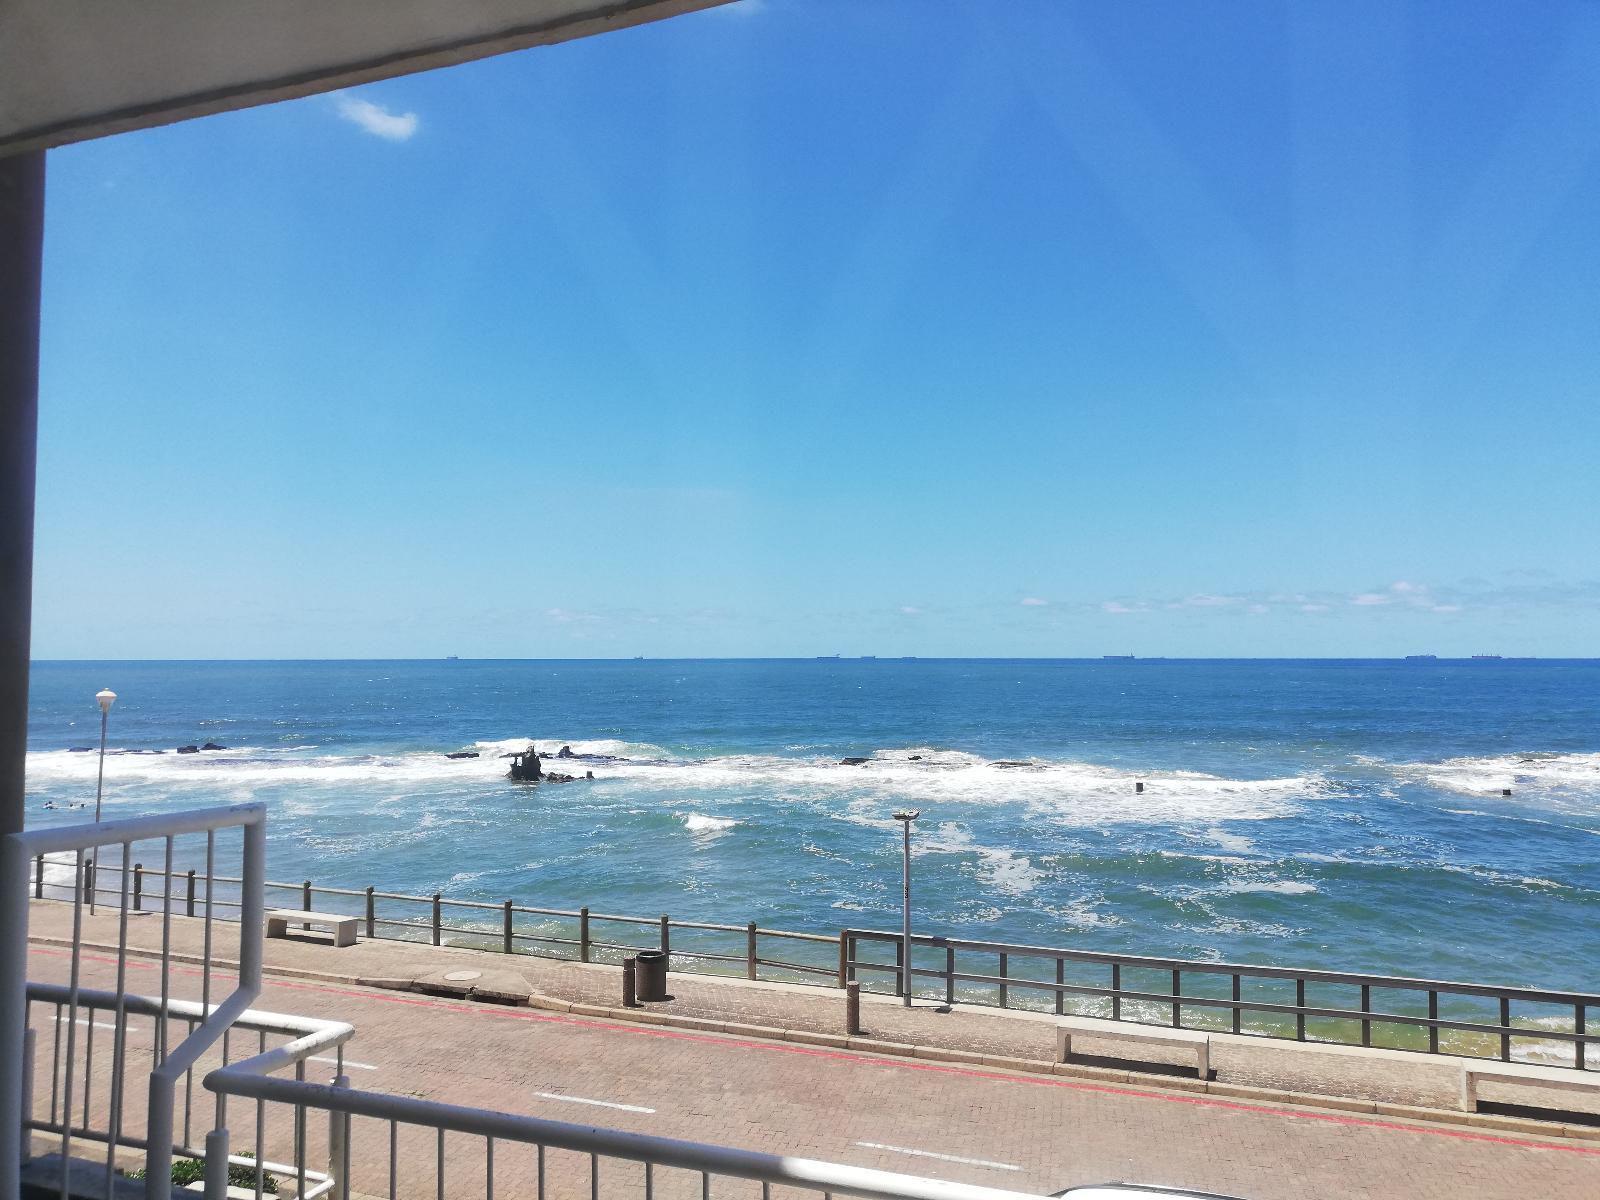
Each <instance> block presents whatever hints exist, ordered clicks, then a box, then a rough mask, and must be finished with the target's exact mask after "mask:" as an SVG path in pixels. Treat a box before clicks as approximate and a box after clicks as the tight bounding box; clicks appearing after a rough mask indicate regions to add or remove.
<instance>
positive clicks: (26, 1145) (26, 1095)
mask: <svg viewBox="0 0 1600 1200" xmlns="http://www.w3.org/2000/svg"><path fill="white" fill-rule="evenodd" d="M33 1044H34V1043H33V1030H32V1029H25V1030H23V1032H22V1124H21V1126H19V1127H18V1129H17V1132H18V1133H19V1134H20V1135H21V1145H20V1146H19V1148H18V1152H17V1159H18V1161H19V1162H20V1163H21V1164H22V1165H23V1166H27V1165H28V1160H29V1159H30V1158H32V1157H33V1130H31V1129H29V1128H28V1126H29V1125H31V1124H32V1123H33Z"/></svg>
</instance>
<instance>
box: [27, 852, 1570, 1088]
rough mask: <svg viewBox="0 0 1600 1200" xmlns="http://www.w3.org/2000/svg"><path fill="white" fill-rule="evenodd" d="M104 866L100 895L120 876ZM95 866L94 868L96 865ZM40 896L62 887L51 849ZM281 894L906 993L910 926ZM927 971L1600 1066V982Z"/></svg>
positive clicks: (1067, 1000)
mask: <svg viewBox="0 0 1600 1200" xmlns="http://www.w3.org/2000/svg"><path fill="white" fill-rule="evenodd" d="M109 870H111V871H113V874H111V875H107V874H105V873H104V872H103V873H102V875H101V877H100V879H99V881H98V882H93V881H91V883H90V885H89V886H90V889H91V890H92V891H93V893H94V894H96V895H101V896H104V895H108V894H115V893H118V892H120V889H121V888H122V886H123V884H122V880H121V878H120V877H119V876H117V875H115V874H114V871H115V868H109ZM130 875H131V879H130V881H129V885H128V886H129V895H130V903H131V905H132V906H133V908H134V909H135V910H138V909H139V908H140V907H141V906H144V907H159V906H162V905H163V904H165V905H167V906H168V907H170V908H173V909H175V910H176V911H179V912H184V913H187V914H189V915H194V914H195V913H196V912H197V911H201V910H204V909H205V908H206V906H207V905H208V904H209V905H210V907H211V909H212V910H214V911H217V912H231V911H236V909H237V905H238V904H239V902H240V900H239V895H240V894H239V892H238V890H237V885H238V883H239V881H238V880H237V879H233V878H230V877H227V876H223V875H212V876H210V878H209V881H208V880H207V878H206V877H205V876H204V875H202V874H197V873H196V872H194V871H184V872H176V871H166V870H164V869H151V868H146V867H143V866H141V865H140V864H138V863H135V864H134V865H133V867H132V868H131V871H130ZM91 879H92V877H91ZM33 882H34V889H35V894H36V895H38V896H50V895H52V894H59V893H60V892H61V888H60V886H59V885H56V886H55V889H54V893H53V892H52V885H51V884H50V882H49V865H48V864H47V863H46V862H44V861H43V860H40V861H38V862H36V863H35V870H34V881H33ZM266 889H267V894H268V896H269V897H270V898H271V899H270V900H269V905H275V906H280V907H283V908H299V909H302V910H306V911H311V910H315V911H331V912H339V913H345V914H348V915H353V916H356V917H358V918H359V919H360V920H361V921H362V928H363V930H364V932H365V934H366V936H367V937H369V938H393V939H397V940H405V941H417V942H423V943H430V944H432V945H435V946H439V945H446V944H449V945H457V946H469V947H475V948H479V949H484V950H495V951H500V952H502V953H508V954H533V955H538V956H541V957H546V958H554V959H564V960H569V961H575V962H585V963H596V962H598V963H615V962H619V961H620V960H621V958H622V957H623V956H624V955H625V954H628V953H631V952H633V951H636V950H641V949H657V948H659V949H663V950H666V951H667V952H668V954H669V956H670V957H669V964H670V967H671V969H673V970H675V971H679V972H685V973H689V974H708V975H723V976H728V975H732V976H736V977H737V976H740V975H742V976H743V977H744V978H746V979H751V980H763V981H769V982H780V983H802V984H803V983H810V984H823V985H830V984H831V985H833V986H837V987H841V988H842V987H844V986H845V984H846V983H847V982H850V981H852V980H855V981H858V982H859V983H860V984H861V986H862V988H863V990H865V991H868V992H872V991H878V992H884V993H890V994H894V995H900V994H903V989H904V987H905V986H906V970H905V964H904V963H903V962H902V961H901V958H902V936H901V934H900V933H898V932H891V931H886V930H872V929H844V930H841V931H840V932H839V933H838V934H837V935H834V934H820V933H803V932H796V931H793V930H783V929H768V928H762V927H759V926H758V925H757V924H756V923H755V922H753V921H752V922H748V923H746V924H744V925H734V924H725V923H717V922H709V921H686V920H681V919H675V918H672V917H670V916H669V915H667V914H664V913H663V914H661V915H660V916H655V917H646V916H631V915H623V914H617V913H605V912H594V911H592V910H591V909H589V908H588V907H581V908H576V909H558V908H544V907H538V906H534V905H527V904H518V903H516V902H515V901H514V900H509V899H508V900H505V901H503V902H500V903H495V902H491V901H482V900H466V899H458V898H452V897H447V896H444V895H443V894H440V893H435V894H433V895H429V896H419V895H411V894H407V893H403V892H388V891H379V890H377V889H376V888H373V887H366V888H359V889H358V888H341V887H327V886H321V885H317V884H314V883H313V882H311V881H310V880H304V881H301V882H298V883H287V882H271V881H269V882H268V883H267V884H266ZM912 945H913V951H912V957H913V962H912V964H911V971H910V985H911V986H912V988H913V989H914V992H913V994H914V995H915V996H917V997H919V998H925V999H931V1000H937V1001H940V1002H942V1003H945V1004H976V1005H990V1006H995V1007H1000V1008H1017V1009H1024V1010H1032V1011H1037V1012H1046V1013H1049V1012H1054V1013H1058V1014H1064V1015H1070V1014H1077V1015H1084V1016H1097V1017H1102V1018H1107V1019H1111V1020H1119V1021H1131V1022H1135V1023H1140V1024H1157V1025H1169V1026H1178V1027H1184V1028H1194V1029H1209V1030H1213V1031H1217V1032H1225V1033H1238V1034H1246V1035H1254V1036H1260V1037H1268V1038H1278V1039H1285V1040H1294V1041H1304V1042H1329V1043H1335V1044H1343V1045H1358V1046H1377V1047H1383V1048H1389V1049H1397V1050H1411V1051H1417V1052H1422V1053H1433V1054H1453V1055H1462V1056H1468V1057H1479V1058H1498V1059H1500V1060H1502V1061H1508V1062H1509V1061H1535V1062H1540V1063H1544V1064H1546V1065H1554V1066H1567V1067H1571V1068H1573V1069H1576V1070H1596V1069H1600V1052H1596V1050H1594V1049H1593V1048H1592V1047H1593V1046H1594V1044H1595V1043H1600V1018H1595V1017H1594V1016H1593V1014H1595V1013H1597V1012H1600V994H1595V993H1579V992H1563V991H1556V990H1549V989H1540V988H1525V987H1507V986H1499V985H1493V984H1475V983H1464V982H1456V981H1448V980H1432V979H1421V978H1406V977H1397V976H1388V975H1377V974H1362V973H1355V972H1342V971H1327V970H1318V969H1308V968H1296V967H1280V966H1264V965H1257V964H1247V963H1222V962H1212V961H1206V960H1187V959H1174V958H1159V957H1150V956H1141V955H1130V954H1116V953H1107V952H1100V951H1090V950H1078V949H1068V948H1062V947H1047V946H1030V945H1023V944H1015V943H1006V942H994V941H985V940H979V939H968V938H959V937H936V936H928V935H918V936H916V937H915V938H913V941H912Z"/></svg>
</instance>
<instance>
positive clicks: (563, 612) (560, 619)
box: [544, 608, 600, 625]
mask: <svg viewBox="0 0 1600 1200" xmlns="http://www.w3.org/2000/svg"><path fill="white" fill-rule="evenodd" d="M544 615H545V616H547V617H549V618H550V619H551V620H552V621H554V622H556V624H558V625H571V624H572V623H573V622H574V621H598V620H599V619H600V618H599V617H598V616H596V615H595V614H594V613H586V612H573V611H572V610H571V609H569V608H551V609H547V610H546V611H545V614H544Z"/></svg>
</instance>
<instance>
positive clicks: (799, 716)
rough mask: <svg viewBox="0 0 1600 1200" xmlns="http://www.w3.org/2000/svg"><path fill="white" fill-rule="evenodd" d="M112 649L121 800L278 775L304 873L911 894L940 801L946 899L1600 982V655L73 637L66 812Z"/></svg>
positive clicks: (610, 899)
mask: <svg viewBox="0 0 1600 1200" xmlns="http://www.w3.org/2000/svg"><path fill="white" fill-rule="evenodd" d="M106 686H109V687H111V688H112V689H113V690H114V691H116V692H117V693H118V695H119V699H118V701H117V704H116V706H115V708H114V710H113V712H112V714H111V719H110V736H109V742H108V745H109V746H110V747H111V750H112V752H111V753H109V754H108V756H107V758H106V762H105V811H106V816H107V817H108V818H112V817H120V816H128V815H133V814H136V813H145V812H156V811H162V810H174V809H180V808H190V807H197V806H203V805H211V804H225V803H235V802H240V801H248V800H257V801H263V802H265V803H266V804H267V806H268V808H269V814H270V815H269V819H268V835H269V842H268V875H269V878H272V879H279V880H289V881H297V880H301V879H311V880H314V881H316V882H317V883H318V884H335V885H341V886H348V887H355V888H360V887H364V886H366V885H368V884H372V885H375V886H376V887H377V888H379V889H380V890H391V891H402V892H411V893H424V894H425V893H431V892H433V891H435V890H438V891H441V892H443V893H445V894H446V895H447V896H452V897H456V898H461V899H475V900H484V901H495V902H498V901H502V900H505V899H508V898H510V899H514V900H516V901H517V902H518V903H520V904H532V905H541V906H549V907H557V908H569V907H571V908H575V907H577V906H579V905H585V904H586V905H589V906H591V907H593V908H595V909H596V910H604V911H608V912H616V913H636V914H639V915H645V916H649V915H657V914H660V913H663V912H668V913H671V914H672V916H673V918H674V919H684V920H709V921H718V922H728V923H736V924H742V923H743V922H746V921H751V920H754V921H758V922H760V924H761V925H763V926H767V927H772V928H782V929H793V930H801V931H814V932H820V933H834V934H836V933H837V931H838V930H839V929H840V928H841V927H845V926H852V927H867V928H880V929H894V928H898V925H899V912H900V909H899V905H900V842H899V832H898V826H897V825H896V823H895V821H894V820H893V818H892V816H891V813H892V812H893V811H894V810H895V809H896V808H900V807H904V806H910V807H914V808H918V809H920V810H921V813H922V816H921V818H920V819H919V820H918V822H917V823H916V827H915V835H914V845H915V856H914V863H913V871H914V893H915V894H914V913H915V921H916V925H917V928H918V930H919V931H920V932H927V933H943V934H950V935H961V936H968V937H982V938H988V939H993V940H1003V941H1014V942H1027V943H1033V944H1043V945H1052V946H1067V947H1077V948H1081V949H1089V950H1104V951H1123V952H1133V953H1141V954H1148V955H1159V956H1174V957H1182V958H1199V959H1222V960H1229V961H1244V962H1253V963H1268V964H1278V965H1287V966H1305V967H1327V968H1337V969H1344V970H1351V971H1357V970H1359V971H1373V972H1381V973H1387V974H1406V975H1422V976H1429V977H1434V978H1451V979H1463V980H1468V981H1477V982H1493V983H1505V984H1515V985H1526V986H1539V987H1551V988H1572V989H1591V990H1592V989H1594V988H1595V987H1596V986H1597V984H1600V980H1597V979H1596V978H1595V972H1594V964H1595V963H1596V962H1600V862H1597V859H1600V840H1597V838H1600V661H1594V660H1583V661H1516V660H1491V661H1445V660H1434V661H1414V662H1396V661H1325V660H1319V661H1185V660H1136V661H1072V660H1048V661H1040V660H1030V661H1003V660H970V661H968V660H942V659H941V660H934V659H917V660H905V659H895V660H888V659H872V660H867V659H824V660H815V661H810V660H806V661H796V660H769V661H759V660H741V661H653V660H652V661H644V660H635V661H549V662H514V661H454V660H451V661H442V662H441V661H428V662H346V661H341V662H108V663H84V662H40V663H36V664H35V665H34V669H33V675H32V697H31V710H30V730H29V737H30V741H29V746H30V749H29V755H28V799H27V803H28V814H27V819H28V823H29V825H30V827H32V826H42V825H47V824H51V823H56V822H67V821H74V820H82V819H85V817H86V815H87V814H86V812H85V811H84V810H83V809H79V808H73V807H71V806H73V805H87V808H88V810H89V812H91V813H92V809H93V805H94V791H95V771H96V766H97V755H96V754H95V753H94V752H93V750H90V751H84V750H74V747H91V748H98V745H99V712H98V710H97V708H96V707H95V702H94V694H95V692H97V691H98V690H99V689H100V688H102V687H106ZM208 741H209V742H213V743H216V744H219V745H222V746H224V747H226V749H223V750H215V751H207V752H202V753H198V754H190V755H179V754H176V753H174V750H175V749H176V748H177V747H178V746H181V745H186V744H204V743H206V742H208ZM530 743H532V744H536V745H537V746H538V747H539V749H540V750H542V751H545V752H548V753H552V754H554V753H556V752H558V751H559V750H560V748H561V747H562V746H567V747H570V749H571V751H572V753H573V754H575V755H577V756H580V757H579V758H578V759H576V760H575V761H570V762H562V761H551V762H548V763H547V764H546V767H547V769H557V770H566V771H570V772H571V773H573V774H576V775H577V776H578V777H579V778H578V781H577V782H573V783H565V784H542V785H539V786H537V787H530V786H528V785H524V784H519V783H515V782H512V781H510V780H508V779H507V778H506V770H507V766H508V763H507V761H506V760H505V759H503V758H501V757H500V756H501V755H503V754H507V753H509V752H511V751H514V750H521V749H524V748H525V747H526V746H528V745H529V744H530ZM157 750H160V751H165V753H160V754H156V753H134V751H157ZM461 751H477V752H478V754H479V757H477V758H467V759H452V758H447V757H446V755H447V754H448V753H451V752H461ZM845 758H862V759H865V762H863V763H861V764H859V765H845V764H844V763H843V761H842V760H843V759H845ZM1007 764H1017V765H1007ZM586 771H592V772H593V773H594V779H593V780H592V781H588V780H585V779H583V775H584V773H585V772H586ZM1139 782H1142V783H1143V784H1144V791H1143V793H1142V794H1139V793H1138V792H1137V791H1136V786H1135V785H1136V784H1137V783H1139ZM1508 788H1509V789H1510V792H1511V794H1510V795H1509V796H1505V795H1502V790H1503V789H1508ZM47 806H48V807H47Z"/></svg>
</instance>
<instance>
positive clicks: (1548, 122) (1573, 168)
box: [34, 0, 1600, 658]
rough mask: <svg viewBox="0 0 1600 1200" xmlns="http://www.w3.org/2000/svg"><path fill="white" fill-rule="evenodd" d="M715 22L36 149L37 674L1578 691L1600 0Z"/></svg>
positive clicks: (1593, 385) (1017, 6) (919, 12)
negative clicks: (1275, 680) (166, 671)
mask: <svg viewBox="0 0 1600 1200" xmlns="http://www.w3.org/2000/svg"><path fill="white" fill-rule="evenodd" d="M1359 17H1360V19H1357V18H1356V17H1355V16H1352V15H1350V13H1349V6H1348V5H1332V4H1329V5H1326V6H1322V8H1321V10H1320V11H1318V10H1316V9H1313V8H1311V7H1309V6H1300V7H1299V8H1297V9H1296V10H1295V11H1294V12H1293V13H1292V14H1290V13H1286V12H1285V11H1284V10H1282V9H1280V8H1279V7H1278V6H1275V5H1264V4H1263V5H1233V6H1212V5H1205V6H1201V5H1184V4H1176V3H1130V2H1120V3H1118V4H1115V5H1110V4H1093V5H1091V4H1061V3H1054V2H1050V0H1039V2H1029V0H1017V2H1013V3H1008V4H1005V5H979V4H956V3H931V4H912V3H911V2H910V0H902V2H893V0H882V2H874V3H862V4H845V3H839V2H834V3H820V2H818V3H804V2H802V0H745V2H744V3H742V4H739V5H735V6H732V7H730V8H728V9H723V10H715V11H711V12H707V13H702V14H698V15H695V16H691V17H685V18H679V19H676V20H672V21H667V22H664V23H661V24H658V25H653V26H648V27H644V28H640V29H635V30H630V31H626V32H622V33H617V34H612V35H607V36H604V37H600V38H595V39H590V40H587V41H582V42H575V43H570V44H567V45H562V46H557V47H552V48H547V49H542V50H536V51H530V52H527V53H523V54H515V55H509V56H506V57H503V58H499V59H495V60H491V61H488V62H483V63H478V64H472V65H468V66H463V67H458V68H453V69H450V70H445V71H438V72H433V73H429V74H426V75H421V76H416V77H412V78H408V79H402V80H396V81H392V82H388V83H384V84H380V85H373V86H369V87H365V88H362V89H359V90H358V91H356V92H352V93H344V94H339V95H334V96H321V97H313V98H310V99H306V100H301V101H296V102H292V103H285V104H279V105H274V106H270V107H267V108H262V109H257V110H253V111H248V112H242V113H235V114H230V115H226V116H220V117H214V118H210V119H207V120H202V121H195V122H189V123H186V124H182V125H177V126H172V127H168V128H165V129H158V130H153V131H149V132H144V133H139V134H132V135H126V136H122V137H117V138H112V139H108V140H105V141H102V142H97V143H91V144H86V145H81V146H74V147H68V148H65V149H62V150H59V151H55V152H53V153H52V154H51V156H50V163H49V171H50V182H49V188H50V191H49V207H48V213H47V222H48V224H47V235H46V236H47V243H46V275H47V279H46V293H45V312H44V319H45V336H44V349H43V364H42V376H43V377H42V383H41V435H40V437H41V446H40V491H39V516H38V538H37V542H38V544H37V565H36V596H35V622H34V629H35V633H34V648H35V653H36V655H37V656H38V657H41V658H50V657H83V658H93V657H128V658H136V657H184V658H188V657H196V658H206V657H352V656H396V657H411V656H418V657H428V656H435V655H444V654H459V655H463V656H506V657H524V656H550V657H565V656H583V657H587V656H611V655H622V656H631V655H634V654H646V655H651V656H696V655H767V654H770V655H790V654H793V655H811V654H823V653H833V652H841V653H845V654H861V653H876V654H882V655H895V654H917V655H924V656H934V655H1041V656H1057V655H1061V656H1076V655H1098V654H1102V653H1137V654H1148V655H1160V654H1165V655H1194V656H1206V655H1286V656H1297V655H1391V654H1405V653H1413V652H1435V653H1439V654H1441V655H1449V654H1470V653H1476V652H1501V653H1505V654H1538V655H1550V656H1556V655H1592V654H1595V653H1597V652H1600V650H1597V647H1600V636H1597V635H1600V533H1597V527H1596V526H1597V522H1596V515H1595V514H1596V512H1597V509H1600V470H1597V469H1596V459H1597V456H1596V448H1597V447H1600V403H1597V401H1600V394H1597V393H1600V384H1597V380H1600V337H1597V336H1596V335H1597V330H1600V319H1597V318H1600V304H1597V298H1600V284H1597V283H1596V280H1600V223H1597V222H1596V220H1595V213H1596V212H1600V92H1597V91H1596V89H1595V88H1594V86H1593V81H1594V79H1595V78H1596V75H1597V71H1600V8H1596V7H1595V6H1594V5H1592V4H1584V3H1557V2H1551V3H1546V4H1539V5H1531V6H1515V7H1511V6H1506V5H1503V4H1467V3H1458V2H1454V0H1452V2H1449V3H1416V4H1401V3H1387V2H1385V3H1380V4H1372V5H1369V6H1364V11H1363V12H1362V13H1361V14H1359Z"/></svg>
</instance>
